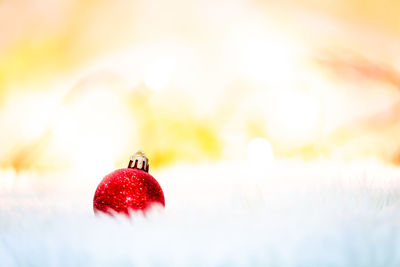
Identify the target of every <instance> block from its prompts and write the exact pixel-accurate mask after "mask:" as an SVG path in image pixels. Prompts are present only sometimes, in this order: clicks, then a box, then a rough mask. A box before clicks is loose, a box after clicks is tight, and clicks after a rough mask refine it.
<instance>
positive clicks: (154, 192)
mask: <svg viewBox="0 0 400 267" xmlns="http://www.w3.org/2000/svg"><path fill="white" fill-rule="evenodd" d="M136 155H138V154H136ZM139 156H140V157H141V156H142V154H140V155H139ZM143 157H144V155H143ZM137 158H138V156H136V159H137ZM136 159H135V161H134V166H133V167H130V168H124V169H119V170H115V171H113V172H112V173H110V174H108V175H107V176H106V177H104V179H103V180H102V181H101V182H100V184H99V186H98V187H97V189H96V192H95V194H94V199H93V209H94V212H95V213H96V212H99V211H101V212H105V213H108V214H112V213H113V212H117V213H125V214H127V215H129V212H130V210H134V211H137V210H142V211H145V210H146V209H148V208H149V207H150V206H151V205H152V204H161V205H162V206H165V200H164V193H163V191H162V189H161V187H160V185H159V184H158V182H157V181H156V179H154V178H153V176H151V175H150V174H149V173H147V171H145V170H146V169H147V170H148V162H147V158H145V160H146V161H144V162H142V163H144V164H140V163H139V161H140V159H141V158H139V161H136ZM131 163H133V160H132V159H131V162H130V164H129V166H131V165H132V164H131ZM146 163H147V168H146Z"/></svg>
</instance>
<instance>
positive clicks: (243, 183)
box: [0, 162, 400, 267]
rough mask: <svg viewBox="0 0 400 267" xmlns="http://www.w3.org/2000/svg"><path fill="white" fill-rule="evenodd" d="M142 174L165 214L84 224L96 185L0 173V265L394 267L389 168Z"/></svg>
mask: <svg viewBox="0 0 400 267" xmlns="http://www.w3.org/2000/svg"><path fill="white" fill-rule="evenodd" d="M150 172H151V173H152V174H153V176H154V177H155V178H156V179H157V180H158V181H159V183H160V184H161V186H162V188H163V189H164V193H165V199H166V209H165V210H153V211H152V212H151V213H150V214H149V215H148V216H147V217H143V216H142V215H141V214H135V215H134V216H133V217H131V218H130V219H128V218H126V217H123V216H120V217H118V216H117V217H114V218H112V217H108V216H97V217H96V216H94V215H93V210H92V198H93V194H94V191H95V188H96V186H97V184H98V183H99V181H100V180H101V178H102V176H104V175H105V174H107V173H104V175H100V177H97V174H96V175H94V174H93V173H91V174H88V175H83V174H65V173H64V174H62V175H58V176H57V175H56V174H51V175H50V174H33V173H20V174H15V173H13V172H12V171H2V172H0V265H1V266H307V267H308V266H400V205H399V204H400V201H399V199H400V169H397V168H395V167H391V166H385V165H382V164H379V163H376V162H363V163H351V164H343V163H340V164H339V163H330V162H311V163H301V162H276V163H275V164H274V165H272V166H270V167H269V168H267V169H259V170H257V169H254V168H250V167H249V166H246V165H240V164H234V163H218V164H203V165H178V166H174V167H173V168H168V169H164V170H161V171H158V172H152V170H150ZM89 173H90V172H89ZM55 176H57V177H55Z"/></svg>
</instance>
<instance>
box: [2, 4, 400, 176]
mask: <svg viewBox="0 0 400 267" xmlns="http://www.w3.org/2000/svg"><path fill="white" fill-rule="evenodd" d="M399 12H400V4H399V3H398V1H394V0H393V1H384V2H382V1H361V0H352V1H312V0H303V1H244V0H235V1H201V2H196V1H179V0H173V1H112V2H110V1H74V0H68V1H67V0H63V1H46V0H40V1H39V0H38V1H7V0H2V1H1V2H0V20H1V23H0V33H1V34H0V112H1V116H0V120H1V123H0V127H1V131H0V136H1V138H0V142H1V144H0V147H1V150H0V164H1V166H2V168H4V169H10V168H11V169H13V170H16V171H21V170H31V169H33V170H40V171H43V170H63V169H69V168H92V167H93V166H94V165H96V166H99V167H102V166H103V167H104V166H107V168H113V167H116V166H121V165H125V164H126V161H127V155H130V154H131V153H133V152H134V151H136V149H137V148H140V149H143V150H144V151H146V153H147V154H148V156H149V157H150V158H151V162H152V167H153V168H159V167H163V166H167V165H173V164H174V163H176V162H182V161H184V162H186V161H188V162H201V161H215V160H247V159H248V157H253V158H260V157H261V158H262V157H264V158H265V161H270V160H272V159H273V158H282V157H283V158H285V157H288V158H300V159H304V160H313V159H317V158H321V157H322V158H327V159H340V160H352V159H358V158H365V157H368V158H369V157H373V158H377V159H379V160H382V161H385V162H388V163H390V164H398V163H399V161H400V160H399V148H400V147H399V145H400V128H399V123H398V119H399V117H398V116H399V112H400V102H399V101H400V95H399V87H400V74H399V73H398V70H397V69H398V67H399V60H400V58H399V55H400V54H399V51H398V50H399V37H400V30H399V29H400V25H399V24H400V21H399V20H398V14H399ZM257 138H258V139H257ZM252 142H257V143H256V145H253V148H251V147H252V145H251V144H252ZM249 151H250V152H249ZM249 153H250V154H252V155H249ZM272 155H273V156H272ZM261 162H263V161H261Z"/></svg>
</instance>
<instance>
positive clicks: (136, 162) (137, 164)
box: [128, 150, 149, 172]
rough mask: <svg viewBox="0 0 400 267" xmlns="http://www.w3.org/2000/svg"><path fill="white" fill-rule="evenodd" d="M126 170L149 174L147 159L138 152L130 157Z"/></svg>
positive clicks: (142, 153) (141, 152)
mask: <svg viewBox="0 0 400 267" xmlns="http://www.w3.org/2000/svg"><path fill="white" fill-rule="evenodd" d="M128 168H133V169H139V170H143V171H145V172H149V159H148V158H147V157H146V156H145V155H144V152H143V151H140V150H139V151H138V152H136V154H135V155H132V156H131V158H130V160H129V164H128Z"/></svg>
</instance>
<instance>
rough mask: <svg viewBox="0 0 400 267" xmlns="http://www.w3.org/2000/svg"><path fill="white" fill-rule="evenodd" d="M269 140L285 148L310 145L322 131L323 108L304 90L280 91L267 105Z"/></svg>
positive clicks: (272, 96) (272, 95)
mask: <svg viewBox="0 0 400 267" xmlns="http://www.w3.org/2000/svg"><path fill="white" fill-rule="evenodd" d="M267 105H268V106H267V107H266V109H267V124H266V125H267V131H268V137H269V138H270V139H271V140H272V141H273V142H276V143H277V144H279V146H280V147H282V148H284V149H291V148H297V147H302V146H305V145H309V144H311V143H313V142H315V141H316V140H317V138H318V137H319V135H320V134H321V131H322V123H323V109H322V106H321V103H320V102H319V101H318V99H317V98H316V97H313V96H312V95H310V94H308V93H307V92H302V91H296V90H292V91H280V92H277V93H274V94H271V97H270V99H269V101H268V102H267Z"/></svg>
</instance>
